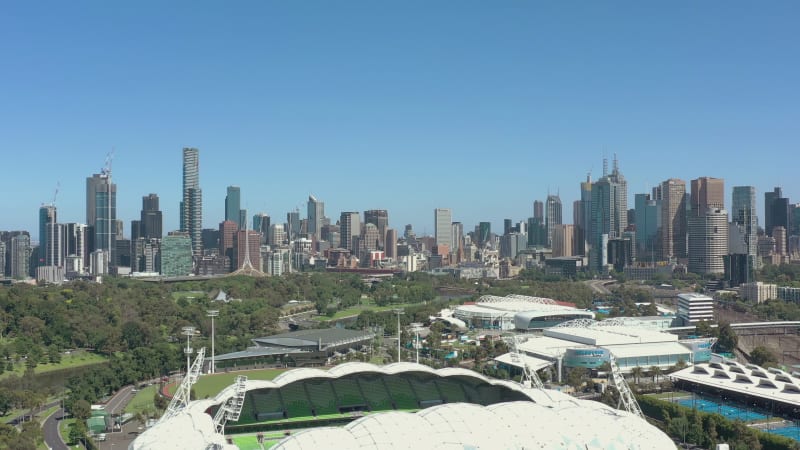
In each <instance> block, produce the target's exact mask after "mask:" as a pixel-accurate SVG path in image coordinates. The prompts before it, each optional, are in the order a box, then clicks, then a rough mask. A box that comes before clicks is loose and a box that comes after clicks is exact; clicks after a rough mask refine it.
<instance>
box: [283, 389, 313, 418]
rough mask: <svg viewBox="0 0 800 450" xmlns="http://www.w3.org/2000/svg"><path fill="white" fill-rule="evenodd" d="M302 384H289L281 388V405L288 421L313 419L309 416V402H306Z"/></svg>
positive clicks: (306, 398) (306, 397)
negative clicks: (304, 418) (302, 418)
mask: <svg viewBox="0 0 800 450" xmlns="http://www.w3.org/2000/svg"><path fill="white" fill-rule="evenodd" d="M304 383H305V382H296V383H291V384H288V385H286V386H284V387H282V388H281V396H282V397H283V404H284V405H285V406H286V416H287V417H288V418H290V419H295V418H297V417H313V414H311V402H310V401H309V400H308V396H307V395H306V390H305V388H304V387H303V384H304Z"/></svg>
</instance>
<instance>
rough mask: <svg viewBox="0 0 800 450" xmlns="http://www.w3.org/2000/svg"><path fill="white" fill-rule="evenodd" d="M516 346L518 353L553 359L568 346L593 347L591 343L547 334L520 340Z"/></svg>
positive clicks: (561, 353)
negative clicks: (587, 343) (572, 340)
mask: <svg viewBox="0 0 800 450" xmlns="http://www.w3.org/2000/svg"><path fill="white" fill-rule="evenodd" d="M517 347H519V351H520V353H527V354H532V355H539V356H542V357H544V358H550V359H553V360H555V359H557V358H558V357H559V356H561V355H563V354H564V352H565V351H566V350H567V349H568V348H593V347H592V346H591V345H586V344H579V343H577V342H571V341H565V340H562V339H556V338H551V337H547V336H531V337H528V339H527V340H526V341H523V342H520V343H519V344H518V345H517Z"/></svg>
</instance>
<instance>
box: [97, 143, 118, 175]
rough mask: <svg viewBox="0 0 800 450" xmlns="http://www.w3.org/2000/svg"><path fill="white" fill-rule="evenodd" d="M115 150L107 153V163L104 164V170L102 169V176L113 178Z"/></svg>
mask: <svg viewBox="0 0 800 450" xmlns="http://www.w3.org/2000/svg"><path fill="white" fill-rule="evenodd" d="M114 151H115V150H114V149H111V151H110V152H108V153H106V161H105V162H104V163H103V168H102V169H100V174H101V175H105V176H107V177H109V178H111V163H112V162H113V161H114Z"/></svg>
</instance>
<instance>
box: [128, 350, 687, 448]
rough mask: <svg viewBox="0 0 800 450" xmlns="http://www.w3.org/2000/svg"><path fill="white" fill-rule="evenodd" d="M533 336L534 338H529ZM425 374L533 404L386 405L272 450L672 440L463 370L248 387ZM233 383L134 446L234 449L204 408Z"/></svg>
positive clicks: (331, 373) (663, 443) (385, 369)
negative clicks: (410, 408)
mask: <svg viewBox="0 0 800 450" xmlns="http://www.w3.org/2000/svg"><path fill="white" fill-rule="evenodd" d="M531 340H535V339H529V341H531ZM420 371H421V372H428V373H431V374H435V375H438V376H441V377H450V376H459V377H462V376H464V377H471V378H477V379H480V380H483V381H486V382H488V383H490V384H492V385H502V386H506V387H508V388H510V389H513V390H516V391H519V392H522V393H524V394H526V395H527V396H528V397H529V398H530V399H531V401H530V402H510V403H497V404H494V405H491V406H486V407H484V406H480V405H473V404H467V403H447V404H444V405H439V406H435V407H431V408H427V409H423V410H421V411H419V412H417V413H407V412H398V411H389V412H382V413H374V414H369V415H367V416H366V417H363V418H361V419H358V420H356V421H354V422H351V423H350V424H348V425H347V426H345V427H341V428H329V427H324V428H313V429H310V430H307V431H302V432H299V433H297V434H295V435H293V436H290V437H288V438H286V439H284V440H283V441H281V442H280V443H279V444H278V445H277V446H275V447H273V449H282V450H295V449H306V448H308V449H315V450H316V449H342V448H348V449H351V448H352V449H359V448H371V449H373V448H380V449H413V450H418V449H427V448H435V449H437V450H447V449H454V450H455V449H458V450H464V449H520V448H523V447H524V448H542V449H545V448H546V449H551V448H555V449H576V450H577V449H584V450H585V449H587V448H588V449H623V448H624V449H644V448H671V447H670V445H672V444H671V441H670V440H669V438H668V437H667V436H666V435H665V434H663V433H661V432H660V431H659V430H658V429H657V428H655V427H653V426H652V425H650V424H648V423H647V422H646V421H645V420H643V419H640V418H638V417H635V416H632V415H630V414H629V413H627V412H623V411H617V410H614V409H612V408H610V407H608V406H606V405H603V404H601V403H597V402H593V401H586V400H579V399H575V398H573V397H570V396H568V395H566V394H562V393H560V392H557V391H551V390H538V389H529V388H524V387H523V386H521V385H520V384H517V383H513V382H510V381H505V380H495V379H491V378H487V377H485V376H483V375H481V374H479V373H476V372H473V371H471V370H466V369H462V368H445V369H438V370H435V369H431V368H430V367H427V366H423V365H419V364H414V363H405V362H404V363H396V364H390V365H387V366H376V365H373V364H367V363H347V364H342V365H340V366H336V367H334V368H332V369H330V370H327V371H324V370H319V369H294V370H290V371H287V372H285V373H283V374H281V375H280V376H279V377H277V378H276V379H275V380H273V381H261V380H248V381H247V390H253V389H263V388H278V387H281V386H285V385H288V384H290V383H293V382H296V381H301V380H304V379H312V378H337V377H341V376H345V375H351V374H356V373H370V372H374V373H383V374H398V373H403V372H420ZM234 391H235V387H234V386H230V387H228V388H226V389H224V390H223V391H222V392H220V393H219V394H218V395H217V396H216V397H215V398H214V399H205V400H199V401H193V402H191V403H190V404H189V405H188V406H187V407H186V408H185V409H184V410H182V411H181V412H179V413H178V414H177V415H176V416H174V417H172V418H170V419H167V420H165V421H163V422H159V423H157V424H156V425H155V426H153V427H152V428H150V429H148V430H146V431H145V432H144V433H142V434H141V435H140V436H139V437H137V439H136V440H135V441H133V443H131V445H130V446H129V449H130V450H143V449H152V448H170V449H206V448H208V447H209V446H210V445H212V444H214V445H219V447H218V448H219V449H221V450H231V449H236V447H235V446H231V445H228V444H225V438H224V436H222V435H221V434H218V433H216V432H215V430H214V425H213V423H212V419H211V417H210V416H209V415H208V414H206V413H205V411H206V410H208V409H209V408H211V407H212V406H213V405H215V404H220V403H221V402H223V401H226V400H227V399H228V398H229V397H230V396H232V395H233V393H234Z"/></svg>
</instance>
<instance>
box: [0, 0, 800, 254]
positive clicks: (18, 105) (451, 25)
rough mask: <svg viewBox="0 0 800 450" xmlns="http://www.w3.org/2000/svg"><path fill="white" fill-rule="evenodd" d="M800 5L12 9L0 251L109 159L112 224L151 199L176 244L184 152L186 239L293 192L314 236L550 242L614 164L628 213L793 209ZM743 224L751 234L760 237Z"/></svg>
mask: <svg viewBox="0 0 800 450" xmlns="http://www.w3.org/2000/svg"><path fill="white" fill-rule="evenodd" d="M798 23H800V3H798V2H796V1H787V2H752V1H743V2H740V1H703V2H697V1H678V2H667V3H658V4H653V3H652V2H642V1H631V2H602V1H590V2H569V1H557V2H553V1H549V2H544V1H541V2H540V1H499V2H487V1H465V0H458V1H436V2H432V1H429V0H424V1H395V2H376V1H342V2H331V1H280V2H273V1H253V2H246V1H236V2H218V1H213V2H211V1H188V2H177V1H169V2H162V1H154V2H149V1H137V2H108V1H92V2H88V1H77V2H62V1H52V2H10V3H6V4H4V5H3V11H2V13H1V14H0V154H1V155H2V161H3V163H2V182H0V192H2V194H3V195H2V197H0V198H1V200H0V229H5V230H9V229H28V230H30V231H31V234H32V235H33V236H34V238H36V235H38V231H37V230H38V226H37V220H38V219H37V212H38V207H39V206H40V204H41V203H42V202H49V201H50V200H51V199H52V196H53V191H54V189H55V186H56V183H57V182H59V181H60V183H61V191H60V194H59V196H58V200H57V205H58V208H59V220H60V221H62V222H67V221H80V222H83V221H84V220H85V217H84V216H85V207H84V201H85V193H84V189H85V178H86V177H87V176H90V175H91V174H92V173H96V172H98V171H99V170H100V168H101V167H102V166H103V162H104V159H105V155H106V153H107V152H109V151H110V150H111V149H112V147H113V148H115V149H116V153H115V158H114V165H113V170H114V172H113V174H114V179H115V181H116V183H117V184H118V191H119V194H118V200H117V202H118V209H119V211H118V217H119V218H121V219H123V220H125V230H126V235H127V234H128V226H129V221H130V220H131V219H133V218H135V217H137V216H138V214H139V209H140V207H141V197H142V196H143V195H145V194H147V193H149V192H155V193H157V194H158V195H159V196H160V197H161V205H162V210H163V211H164V217H165V223H164V228H165V230H171V229H175V228H177V226H178V202H179V199H180V195H181V148H182V147H184V146H193V147H198V148H199V149H200V157H201V162H200V166H201V175H200V182H201V186H202V188H203V195H204V208H205V209H204V226H206V227H215V226H217V224H218V223H219V221H220V220H221V219H222V217H223V215H224V198H225V188H226V186H227V185H231V184H235V185H239V186H241V188H242V203H243V206H244V207H246V208H247V209H248V212H249V214H250V215H251V216H252V214H253V213H255V212H258V211H265V212H267V213H269V214H270V215H272V216H273V217H278V218H279V219H280V220H285V215H286V212H287V211H288V210H290V209H293V208H294V207H296V206H298V205H299V206H300V207H301V210H302V211H303V213H302V216H305V203H304V202H305V200H306V198H307V195H308V194H309V193H313V194H314V195H316V196H317V197H318V198H319V199H321V200H323V201H324V202H325V212H326V214H327V215H328V216H329V217H332V218H333V219H334V221H335V220H336V219H337V218H338V216H339V212H340V211H343V210H358V211H363V210H365V209H372V208H385V209H388V210H389V218H390V224H391V225H392V226H394V227H396V228H399V229H402V227H403V225H404V224H406V223H412V224H414V227H415V229H416V230H417V232H418V233H421V232H423V231H426V230H427V232H429V233H432V231H433V209H434V208H436V207H449V208H452V209H453V220H458V221H462V222H463V223H464V225H465V229H467V230H469V229H471V228H472V227H473V226H474V224H475V223H476V222H478V221H480V220H489V221H491V222H492V223H493V228H495V227H500V226H501V223H502V219H503V218H506V217H508V218H512V219H514V220H515V221H518V220H522V219H524V218H526V217H528V216H530V215H531V214H532V212H531V210H532V203H533V201H534V200H535V199H542V200H543V199H544V198H545V196H546V195H547V192H548V189H549V190H550V192H560V195H561V198H562V201H563V202H564V204H565V208H564V216H565V222H568V223H569V222H571V221H572V215H571V210H572V208H571V203H572V201H573V200H575V199H577V198H578V196H579V182H580V181H582V180H583V179H584V178H585V176H586V173H587V172H588V171H591V172H592V174H593V177H594V178H596V177H597V176H599V175H600V172H601V168H602V158H603V155H606V156H608V157H609V158H611V157H612V156H613V154H614V153H615V152H616V153H617V154H618V157H619V160H620V167H621V170H622V172H623V173H624V175H625V176H626V178H627V179H628V181H629V195H630V201H629V202H630V204H631V205H632V199H633V194H634V193H637V192H649V190H650V188H651V187H652V186H653V185H654V184H656V183H657V182H659V181H662V180H664V179H667V178H670V177H678V178H682V179H684V180H690V179H692V178H696V177H698V176H715V177H722V178H725V181H726V191H727V193H728V195H727V197H728V202H729V201H730V191H731V187H732V186H734V185H745V184H750V185H755V186H756V188H757V191H758V202H759V214H762V213H763V204H762V203H763V192H764V191H765V190H771V188H772V187H773V186H782V187H783V189H784V193H785V194H788V195H789V197H790V200H791V201H793V202H798V201H800V183H799V182H798V154H800V152H799V151H798V149H799V148H800V145H798V143H800V85H798V80H800V45H798V43H800V27H798V25H797V24H798ZM762 223H763V222H762Z"/></svg>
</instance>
